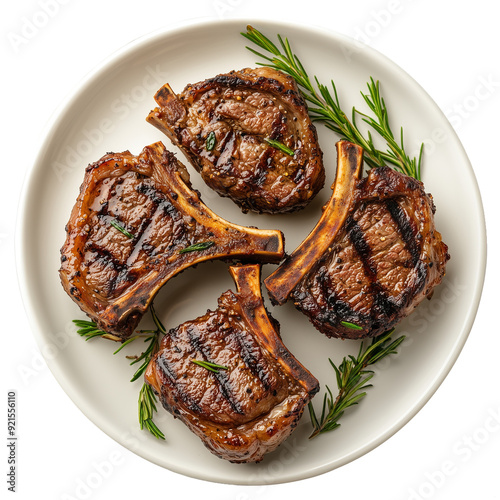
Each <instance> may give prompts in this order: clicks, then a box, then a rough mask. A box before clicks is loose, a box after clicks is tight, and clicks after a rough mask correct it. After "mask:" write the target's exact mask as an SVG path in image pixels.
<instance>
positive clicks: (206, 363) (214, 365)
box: [191, 359, 229, 373]
mask: <svg viewBox="0 0 500 500" xmlns="http://www.w3.org/2000/svg"><path fill="white" fill-rule="evenodd" d="M191 363H194V364H195V365H198V366H201V367H202V368H205V370H208V371H210V372H214V373H217V372H218V371H219V370H229V367H228V366H224V365H218V364H217V363H211V362H210V361H203V360H200V359H192V360H191Z"/></svg>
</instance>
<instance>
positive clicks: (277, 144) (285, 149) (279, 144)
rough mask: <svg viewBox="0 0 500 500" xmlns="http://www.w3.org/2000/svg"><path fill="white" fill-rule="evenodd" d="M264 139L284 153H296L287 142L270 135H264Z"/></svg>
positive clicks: (291, 154)
mask: <svg viewBox="0 0 500 500" xmlns="http://www.w3.org/2000/svg"><path fill="white" fill-rule="evenodd" d="M264 140H265V141H266V142H267V143H268V144H269V145H270V146H272V147H273V148H276V149H279V150H280V151H282V152H283V153H285V154H287V155H290V156H293V155H294V154H295V153H294V151H293V149H291V148H289V147H288V146H287V145H286V144H283V143H282V142H280V141H275V140H274V139H269V137H264Z"/></svg>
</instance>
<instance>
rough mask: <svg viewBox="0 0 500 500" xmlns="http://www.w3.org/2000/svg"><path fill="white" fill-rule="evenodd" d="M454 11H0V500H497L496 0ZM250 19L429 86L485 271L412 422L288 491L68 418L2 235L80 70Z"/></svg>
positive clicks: (132, 5) (348, 7)
mask: <svg viewBox="0 0 500 500" xmlns="http://www.w3.org/2000/svg"><path fill="white" fill-rule="evenodd" d="M462 5H465V4H464V3H461V2H454V1H452V0H441V1H437V0H413V1H412V0H380V1H369V0H359V1H352V2H334V1H328V2H326V1H324V2H322V1H317V0H316V1H315V0H309V1H308V2H298V1H295V0H291V1H287V2H270V1H269V0H266V1H261V0H252V1H250V0H206V1H201V0H191V1H189V2H175V3H171V4H169V3H167V1H166V0H162V1H160V0H141V1H140V2H129V3H126V2H123V1H118V0H100V1H97V0H87V1H82V0H80V1H78V0H45V1H44V0H23V1H18V2H8V3H7V2H3V3H2V7H1V8H0V23H1V43H0V51H1V54H2V59H1V61H2V65H1V67H2V72H1V74H2V77H1V80H0V85H1V92H0V99H1V127H2V130H1V135H0V137H1V138H2V157H3V160H2V168H3V171H4V174H3V179H4V180H3V181H2V182H1V187H0V190H1V194H0V203H1V207H0V214H1V219H0V258H1V259H2V262H3V265H2V271H1V277H2V279H1V292H0V293H1V300H0V304H1V307H2V334H3V336H4V346H5V347H4V349H3V350H2V358H3V359H2V363H1V366H2V392H1V396H0V408H3V410H2V414H3V415H4V424H3V425H4V429H5V430H3V431H2V432H4V433H6V427H7V424H6V415H7V392H8V391H9V390H15V391H16V392H17V400H18V402H17V403H18V405H17V410H18V437H19V438H18V446H17V455H18V456H17V458H18V476H17V487H16V489H17V491H16V493H15V494H13V493H9V492H8V491H7V486H8V485H7V478H6V472H7V453H8V449H7V448H6V447H5V445H2V446H1V447H0V448H1V449H3V450H4V451H2V452H0V464H1V467H0V471H2V473H1V475H0V477H2V479H1V481H0V490H1V492H2V493H1V495H2V498H7V497H4V492H6V493H8V494H9V495H13V496H14V495H15V496H17V498H22V499H25V500H28V499H30V500H31V499H34V498H37V499H40V500H45V499H61V500H63V499H66V500H67V499H76V498H78V499H81V498H90V499H109V498H139V497H153V498H154V497H159V496H160V497H169V498H187V499H191V498H193V499H194V498H202V497H203V498H218V499H221V500H246V499H255V500H257V499H258V500H267V499H272V498H273V499H274V498H276V497H282V496H283V497H284V496H285V495H288V496H289V497H291V498H298V497H299V496H302V497H305V496H307V497H308V498H313V497H314V496H316V497H319V496H320V495H321V496H324V495H325V492H326V493H327V494H328V497H335V498H347V497H349V498H356V499H357V498H366V497H368V498H371V499H373V500H378V499H383V500H396V499H398V500H406V499H413V500H415V499H419V498H426V499H427V498H436V499H461V498H481V499H484V500H493V499H495V500H498V499H500V488H499V486H498V471H499V466H500V391H499V388H498V380H499V375H498V374H499V362H498V353H499V352H500V336H499V332H498V330H499V328H498V323H497V322H496V310H497V309H498V298H499V293H498V288H497V286H498V283H497V281H498V278H499V265H498V258H496V257H497V256H498V252H499V250H500V249H499V245H498V218H497V211H498V208H497V207H498V205H497V204H496V202H497V201H498V200H497V198H498V196H495V195H494V191H496V186H497V185H498V183H499V180H500V176H499V171H500V165H499V160H498V152H497V150H496V147H497V145H498V143H499V139H500V137H499V136H500V127H499V124H498V116H500V65H499V55H498V53H499V49H500V30H499V29H498V19H499V15H498V14H499V12H498V10H499V9H498V7H497V2H496V1H493V0H490V1H488V0H476V1H475V2H473V3H469V4H467V7H462ZM258 17H262V18H264V19H276V20H287V21H299V22H303V23H305V24H308V25H318V26H322V27H324V28H327V29H331V30H333V31H337V32H340V33H343V34H345V35H348V36H350V37H353V38H356V39H357V40H359V41H361V42H362V43H366V44H368V45H370V46H372V47H374V48H375V49H377V50H379V51H380V52H382V53H384V54H385V55H386V56H388V57H389V58H390V59H392V60H393V61H394V62H396V63H397V64H399V65H400V66H401V67H402V68H403V69H404V70H405V71H407V72H408V73H409V74H410V75H411V76H413V77H414V78H415V79H416V80H417V81H418V82H419V83H420V84H421V85H422V86H423V87H424V89H426V90H427V92H428V93H429V94H430V95H431V96H432V98H433V99H434V100H435V101H436V103H437V104H438V106H439V107H440V108H441V109H442V110H443V111H444V112H445V114H446V115H447V116H448V117H449V119H450V121H451V123H452V124H453V126H454V127H455V129H456V131H457V133H458V135H459V137H460V139H461V141H462V143H463V145H464V147H465V150H466V151H467V153H468V155H469V158H470V160H471V163H472V165H473V168H474V170H475V173H476V176H477V179H478V183H479V186H480V189H481V192H482V196H483V203H484V207H485V213H486V219H487V227H488V238H489V241H488V254H489V262H488V269H487V276H486V282H485V287H484V292H483V298H482V302H481V305H480V308H479V311H478V316H477V319H476V322H475V324H474V327H473V329H472V332H471V334H470V337H469V339H468V341H467V343H466V345H465V348H464V350H463V351H462V354H461V356H460V357H459V359H458V361H457V363H456V364H455V366H454V368H453V369H452V371H451V373H450V374H449V376H448V377H447V379H446V380H445V381H444V383H443V384H442V385H441V387H440V388H439V390H438V391H437V392H436V394H435V395H434V396H433V397H432V398H431V400H430V401H429V403H428V404H427V405H426V406H425V407H424V408H423V409H422V410H421V411H420V412H419V413H418V414H417V416H416V417H415V418H413V419H412V420H411V421H410V423H408V424H407V425H406V426H405V427H404V428H403V429H402V430H401V431H399V432H398V433H397V434H396V435H395V436H393V437H392V438H391V439H389V440H388V441H387V442H386V443H384V444H382V445H381V446H379V447H378V448H377V449H375V450H373V451H372V452H370V453H368V454H367V455H365V456H364V457H362V458H360V459H358V460H356V461H355V462H353V463H351V464H348V465H346V466H344V467H342V468H340V469H338V470H335V471H332V472H330V473H327V474H324V475H322V476H319V477H315V478H312V479H308V480H304V481H299V482H295V483H291V484H284V485H276V486H255V487H251V486H249V487H243V486H234V485H221V484H215V483H209V482H204V481H200V480H195V479H188V478H186V477H183V476H180V475H178V474H175V473H172V472H170V471H168V470H164V469H161V468H159V467H158V466H156V465H153V464H151V463H149V462H147V461H145V460H143V459H142V458H139V457H137V456H136V455H134V454H133V453H131V452H129V451H128V450H127V449H125V448H123V447H122V446H120V445H119V444H117V443H115V442H114V441H113V440H111V439H110V438H109V437H108V436H106V435H105V434H103V433H102V432H101V431H100V430H99V429H98V428H96V427H95V426H94V424H93V423H92V422H90V421H89V420H87V418H86V417H84V416H83V415H82V414H81V413H80V411H79V410H78V409H77V408H76V407H75V406H74V405H73V403H72V402H71V400H70V399H69V398H68V396H67V395H66V394H65V393H64V392H63V391H62V389H61V388H60V387H59V385H58V384H57V382H56V381H55V379H54V378H53V376H52V375H51V373H50V371H49V370H48V368H47V367H46V365H45V363H44V361H43V359H42V357H41V355H40V354H39V351H38V348H37V346H36V343H35V340H34V338H33V335H32V333H31V330H30V325H29V324H28V320H27V318H26V315H25V312H24V309H23V304H22V298H21V296H20V293H19V291H18V285H17V276H16V269H15V237H16V222H17V220H16V211H17V206H18V202H19V197H20V193H21V190H22V185H23V182H24V179H25V176H26V174H27V173H28V172H29V169H30V167H31V165H32V163H33V161H34V159H35V157H36V154H37V149H38V147H39V146H40V141H41V140H42V137H43V134H44V132H45V126H46V124H47V122H48V120H49V118H50V116H51V114H52V113H53V112H54V110H55V109H56V107H57V106H58V104H59V103H60V102H61V101H62V100H63V98H64V97H66V96H67V95H68V94H70V93H71V92H72V91H73V90H74V89H75V88H76V87H77V86H78V84H79V82H80V81H81V79H82V78H83V77H84V76H85V75H86V74H87V73H88V72H89V71H91V70H92V69H93V68H94V67H95V66H96V65H97V64H99V63H100V62H101V61H102V60H103V59H105V58H106V57H108V56H109V55H110V54H112V53H113V51H115V50H117V49H118V48H120V47H122V46H123V45H125V44H127V43H128V42H130V41H132V40H134V39H136V38H138V37H140V36H142V35H144V34H147V33H149V32H150V31H153V30H156V29H160V28H165V27H168V26H173V25H178V24H179V23H182V22H183V21H186V20H193V19H198V18H199V19H202V18H204V19H213V20H218V19H222V18H238V19H242V28H243V27H244V25H245V19H248V18H252V19H255V18H258ZM410 118H411V117H410ZM458 202H459V200H458ZM457 224H460V221H457ZM463 237H464V238H467V237H468V236H467V234H464V235H463ZM5 341H6V343H5ZM395 397H397V396H396V395H395ZM0 421H1V419H0ZM0 425H2V424H1V423H0ZM0 435H3V434H1V433H0Z"/></svg>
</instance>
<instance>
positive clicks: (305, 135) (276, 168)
mask: <svg viewBox="0 0 500 500" xmlns="http://www.w3.org/2000/svg"><path fill="white" fill-rule="evenodd" d="M155 100H156V102H157V103H158V107H157V108H155V109H154V110H153V111H151V113H150V114H149V116H148V117H147V120H148V122H149V123H151V124H153V125H155V126H156V127H157V128H158V129H160V130H161V131H162V132H164V133H165V134H166V135H167V136H168V137H169V138H170V140H171V141H172V142H173V143H174V144H175V145H177V146H178V147H179V148H180V149H181V150H182V151H183V152H184V153H185V154H186V156H187V157H188V158H189V160H190V161H191V163H192V164H193V166H194V167H195V168H196V169H197V170H198V171H199V172H200V173H201V176H202V178H203V180H204V181H205V182H206V184H207V185H208V186H210V187H211V188H212V189H214V190H215V191H217V192H218V193H219V194H220V195H221V196H228V197H229V198H231V199H232V200H233V201H234V202H236V203H237V204H238V205H239V206H240V207H241V208H242V209H243V210H244V211H248V210H252V211H255V212H266V213H284V212H291V211H294V210H297V209H300V208H303V207H304V206H305V205H307V203H309V202H310V201H311V199H312V198H313V197H314V196H315V195H316V193H317V192H318V191H319V190H320V189H321V188H322V187H323V184H324V181H325V173H324V168H323V162H322V152H321V149H320V147H319V144H318V139H317V133H316V128H315V127H314V125H313V124H312V123H311V120H310V118H309V116H308V112H307V106H306V104H305V101H304V100H303V99H302V97H301V96H300V93H299V92H298V89H297V85H296V83H295V81H294V80H293V79H292V78H291V77H289V76H287V75H285V74H284V73H281V72H279V71H276V70H274V69H272V68H265V67H263V68H258V69H248V68H247V69H243V70H241V71H231V72H230V73H228V74H221V75H218V76H216V77H214V78H210V79H208V80H205V81H203V82H199V83H196V84H194V85H188V86H187V87H186V88H185V89H184V91H183V92H182V93H180V94H179V95H176V94H175V93H174V91H173V90H172V89H171V87H170V86H169V85H168V84H166V85H164V86H163V87H162V88H161V89H160V90H159V91H158V92H157V94H156V96H155ZM266 139H272V140H276V141H278V142H280V143H282V144H284V145H286V146H287V147H288V148H290V149H291V150H293V152H294V153H293V155H292V156H291V155H289V154H287V153H284V152H282V151H281V150H280V149H277V148H275V147H273V146H271V145H269V143H268V142H266Z"/></svg>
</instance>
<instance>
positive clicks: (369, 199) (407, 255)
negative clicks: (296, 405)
mask: <svg viewBox="0 0 500 500" xmlns="http://www.w3.org/2000/svg"><path fill="white" fill-rule="evenodd" d="M337 147H338V150H339V160H340V161H339V171H340V172H341V173H342V172H351V173H354V179H356V176H358V175H360V168H358V169H356V170H355V171H353V170H352V169H349V164H350V163H349V161H348V160H347V158H348V156H349V153H347V154H346V151H351V154H352V153H353V152H356V149H358V151H357V155H358V158H359V160H358V162H357V163H358V164H359V165H360V164H361V154H362V151H361V148H356V147H355V146H354V145H351V144H349V143H346V142H345V141H343V142H341V143H339V144H338V146H337ZM351 166H352V162H351ZM335 190H337V184H336V185H335ZM332 200H334V201H335V202H334V203H332V201H330V204H329V205H328V207H327V208H326V210H325V212H324V213H323V216H322V218H321V220H320V222H319V223H318V225H317V226H316V229H315V230H314V231H313V232H312V233H311V235H310V237H309V238H308V240H306V242H305V244H303V245H301V246H300V247H299V248H298V249H297V250H296V251H295V252H294V254H292V257H291V258H290V259H289V260H288V261H286V262H285V263H284V264H282V266H280V268H278V269H277V270H276V271H275V273H273V274H272V275H271V276H270V277H269V278H268V279H267V280H266V286H267V287H268V290H269V292H270V294H271V297H272V298H273V300H274V301H275V302H281V303H282V302H284V301H286V300H287V299H288V298H292V299H293V300H294V303H295V305H296V307H297V308H298V309H299V310H301V311H302V312H304V313H305V314H306V315H307V316H308V317H309V318H310V320H311V322H312V323H313V325H314V326H315V327H316V328H317V329H318V330H319V331H321V332H323V333H324V334H325V335H327V336H329V337H342V338H352V339H354V338H363V337H369V336H375V335H379V334H381V333H383V332H384V331H387V330H389V329H390V328H392V327H393V326H395V325H396V324H397V323H398V322H399V321H400V320H401V319H403V318H404V317H406V316H407V315H408V314H410V313H411V312H412V311H413V309H414V308H415V307H416V306H417V305H418V304H419V303H420V302H421V301H422V300H423V299H424V298H425V297H429V296H430V295H431V293H432V290H433V288H434V287H435V286H436V285H437V284H439V283H440V282H441V280H442V278H443V276H444V273H445V267H446V262H447V261H448V259H449V258H450V256H449V254H448V247H447V245H446V244H445V243H444V242H443V241H442V239H441V234H440V233H439V232H438V231H437V230H436V228H435V226H434V212H435V207H434V203H433V201H432V197H431V196H430V195H428V194H426V193H425V191H424V187H423V184H422V183H421V182H419V181H417V180H415V179H413V178H411V177H408V176H406V175H403V174H400V173H398V172H396V171H394V170H393V169H391V168H389V167H381V168H374V169H372V170H370V172H369V174H368V176H367V177H365V178H363V179H361V180H360V181H356V183H355V184H352V179H351V189H350V190H348V191H347V192H346V193H345V196H344V198H342V199H337V200H335V192H334V196H333V197H332ZM346 201H347V202H348V205H349V209H348V210H347V211H344V212H343V214H342V217H341V218H340V219H336V220H334V221H332V217H333V218H335V214H336V213H337V215H338V212H339V205H340V204H341V203H342V202H346ZM332 224H335V227H333V230H332ZM328 225H330V227H329V228H326V226H328ZM318 248H319V249H318ZM311 252H312V254H311ZM311 255H313V257H314V258H311ZM305 256H308V257H307V259H306V257H305ZM298 259H301V260H302V261H304V260H305V259H306V260H307V262H308V263H309V264H308V266H304V267H302V268H299V269H297V267H295V265H294V263H296V262H297V261H298ZM353 325H356V326H355V327H354V326H353Z"/></svg>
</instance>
